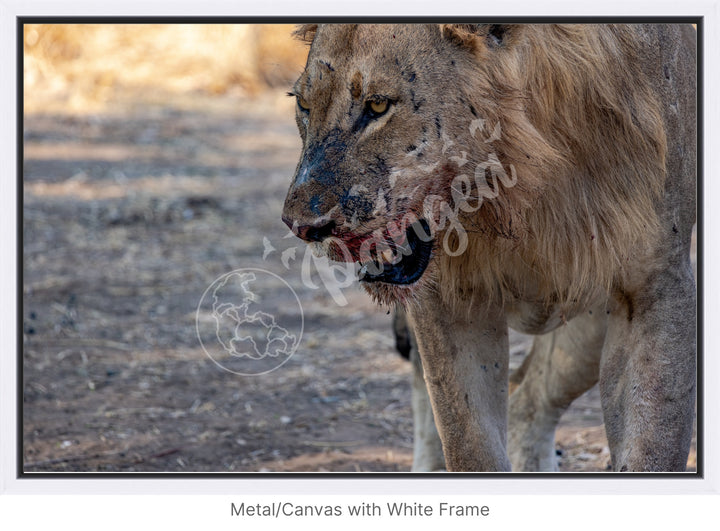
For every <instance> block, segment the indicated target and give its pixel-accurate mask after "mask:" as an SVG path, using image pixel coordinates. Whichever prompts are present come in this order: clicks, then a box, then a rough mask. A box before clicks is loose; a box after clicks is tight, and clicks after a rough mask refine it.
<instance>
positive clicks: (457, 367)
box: [283, 24, 695, 470]
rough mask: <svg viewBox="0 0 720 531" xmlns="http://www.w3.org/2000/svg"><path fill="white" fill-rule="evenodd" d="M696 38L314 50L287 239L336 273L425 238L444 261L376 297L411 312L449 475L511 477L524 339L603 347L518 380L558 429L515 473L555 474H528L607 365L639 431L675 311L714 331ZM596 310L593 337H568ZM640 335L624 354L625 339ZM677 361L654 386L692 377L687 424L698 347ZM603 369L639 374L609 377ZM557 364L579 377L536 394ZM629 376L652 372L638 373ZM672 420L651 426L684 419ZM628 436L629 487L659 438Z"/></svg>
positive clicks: (594, 31)
mask: <svg viewBox="0 0 720 531" xmlns="http://www.w3.org/2000/svg"><path fill="white" fill-rule="evenodd" d="M691 32H692V29H691V28H685V29H679V28H678V27H675V26H672V25H656V26H653V25H644V26H643V25H623V24H621V25H604V24H593V25H557V24H540V25H470V24H461V25H447V24H446V25H440V26H435V25H417V26H403V25H373V26H365V25H321V26H317V25H306V26H301V27H299V28H298V29H297V31H296V35H298V36H299V37H300V38H302V39H305V40H306V41H307V42H308V43H310V44H311V48H310V54H309V57H308V63H307V66H306V69H305V72H304V73H303V74H302V75H301V77H300V79H299V80H298V81H297V83H296V84H295V86H294V88H293V91H292V94H294V95H295V96H296V97H297V98H298V101H299V102H300V103H302V104H303V107H299V108H298V114H297V121H298V127H299V129H300V133H301V136H302V137H303V155H302V157H301V160H300V162H299V164H298V168H297V171H296V177H295V180H294V182H293V185H292V186H291V188H290V191H289V192H288V197H287V199H286V203H285V210H284V214H283V216H284V219H285V221H286V223H288V225H290V226H292V227H293V229H294V230H296V231H297V233H298V234H299V235H300V236H301V237H303V238H305V239H306V240H308V241H311V240H312V241H318V242H320V243H315V244H314V245H316V246H318V247H319V248H320V249H321V250H322V251H323V252H326V253H328V254H329V255H330V256H331V257H333V258H335V259H338V260H346V261H348V260H351V261H358V262H365V263H367V260H368V258H373V257H372V256H370V257H368V256H367V255H366V256H364V258H363V257H361V256H360V255H361V254H362V248H361V246H360V242H363V243H365V244H367V242H368V241H370V240H371V239H372V238H376V240H377V241H380V242H387V241H390V240H391V239H392V238H394V236H392V235H393V234H404V232H405V227H407V226H408V225H409V224H410V223H412V222H413V221H414V220H418V219H423V220H425V221H427V222H428V223H429V226H430V231H431V234H432V237H433V242H434V249H433V254H432V258H431V260H430V262H429V265H428V267H427V269H426V270H425V271H424V273H423V275H422V277H421V278H420V279H419V280H417V281H416V282H414V283H412V284H390V283H385V282H372V283H367V282H366V283H364V287H365V288H366V289H367V291H368V292H369V293H370V294H371V296H373V298H374V299H375V300H376V301H378V302H380V303H384V304H394V303H402V304H403V305H405V306H406V308H407V310H408V314H409V320H410V322H411V323H412V325H413V326H414V328H415V333H416V335H417V344H418V347H419V350H420V354H421V357H422V361H423V368H424V372H425V380H426V381H427V382H428V387H429V390H430V397H431V401H432V404H433V409H434V410H435V414H436V420H437V421H438V427H439V428H440V436H441V438H442V439H443V446H444V448H445V454H446V455H445V457H446V460H447V464H448V467H449V468H451V469H477V468H482V469H488V470H490V469H503V468H505V467H507V466H508V461H507V457H506V454H505V451H506V440H505V430H504V426H505V413H504V411H505V409H506V407H507V391H508V388H507V386H508V380H507V352H506V350H507V349H506V346H507V345H506V343H507V336H506V327H507V325H508V324H510V325H511V326H514V327H516V328H518V329H521V330H524V331H526V332H529V333H536V334H544V333H548V332H551V331H552V330H553V329H555V328H558V327H561V328H558V332H556V334H557V338H556V339H557V341H556V340H552V341H550V342H549V343H547V344H550V345H555V344H561V343H562V344H564V342H570V343H572V342H573V341H574V342H576V343H577V344H578V345H579V344H581V343H582V342H584V341H586V339H585V338H587V344H588V345H592V348H590V347H588V349H589V350H588V352H586V354H587V356H590V357H591V358H592V361H590V362H588V361H587V360H586V359H584V358H583V356H576V357H572V356H570V357H568V356H566V353H565V351H564V350H563V351H562V352H560V351H557V350H556V349H553V348H546V347H543V346H542V345H543V343H539V344H538V345H540V346H538V347H537V348H536V349H535V350H536V351H537V352H543V353H544V354H537V355H535V356H532V360H534V361H532V362H530V361H529V362H528V363H527V364H526V366H525V368H524V372H527V373H528V374H525V377H524V378H521V377H520V376H517V377H516V378H514V385H515V386H517V390H518V392H517V393H515V394H514V395H513V396H514V397H515V398H514V399H513V400H512V401H511V404H510V406H511V417H513V418H518V419H519V418H525V417H527V419H526V420H527V422H528V423H529V424H528V425H530V424H531V420H532V418H538V419H540V418H543V419H545V420H544V421H543V422H540V423H539V426H540V428H538V429H537V430H536V431H534V432H533V431H532V430H529V431H523V430H522V429H519V431H518V430H514V429H512V430H511V437H510V441H511V444H512V445H515V446H516V447H517V445H519V446H520V447H521V449H520V450H516V449H515V450H512V451H511V457H512V460H513V462H514V463H521V464H522V465H521V466H527V467H530V468H532V467H533V466H542V467H545V466H547V463H548V462H549V458H548V457H547V455H544V456H541V457H539V456H538V455H529V454H528V453H532V451H531V448H532V447H533V443H532V440H534V438H538V440H542V443H538V445H540V446H542V447H543V450H542V452H545V453H546V454H547V451H548V450H547V444H548V440H551V438H550V439H548V435H547V434H548V431H547V430H548V429H551V428H550V426H552V430H554V425H553V424H552V421H553V420H556V418H555V417H556V413H557V411H559V410H561V409H562V408H564V407H567V404H569V402H568V400H572V398H574V397H575V396H577V395H576V393H577V392H578V391H579V387H578V385H579V386H580V387H583V386H585V385H586V384H588V385H592V382H594V381H595V380H597V378H598V376H597V372H598V371H597V369H598V366H599V367H600V376H599V377H600V381H601V386H603V389H605V390H606V391H605V395H606V399H605V403H606V404H607V407H606V415H611V412H612V415H615V413H616V412H617V411H618V408H619V409H620V410H622V409H623V408H625V407H628V408H630V409H628V411H636V409H637V411H636V414H637V415H639V417H638V416H636V417H633V415H632V414H630V413H628V415H627V418H628V419H629V418H631V417H633V418H636V420H637V419H640V418H645V417H644V415H646V413H641V412H639V411H640V410H642V407H641V406H639V405H637V404H633V403H632V393H630V392H629V391H628V390H627V387H626V386H632V385H635V386H636V387H637V385H636V384H635V382H636V380H637V378H642V371H640V369H638V368H637V367H636V366H635V365H633V363H635V361H637V360H639V359H640V358H641V357H642V356H643V355H644V354H643V353H645V352H647V351H648V349H650V350H652V349H655V348H657V346H656V345H657V344H656V340H655V339H654V336H653V335H652V334H656V335H657V334H659V332H658V327H660V328H662V326H664V323H666V322H669V321H671V320H672V319H673V318H674V312H676V311H680V312H684V313H686V317H687V318H689V317H690V316H691V314H692V313H693V311H694V309H693V308H694V303H693V301H694V298H693V297H694V286H693V284H692V278H691V277H688V275H687V270H688V267H687V263H688V253H687V249H688V245H689V238H690V230H691V226H692V222H693V221H694V172H695V166H694V156H695V146H694V136H693V135H694V131H695V129H694V120H695V117H694V114H693V113H694V85H693V79H694V69H693V62H694V43H692V42H691V39H692V37H691V35H692V33H691ZM383 101H385V102H389V103H388V110H387V112H384V113H383V114H381V115H379V116H374V115H372V114H371V113H369V111H368V106H369V105H370V103H371V102H383ZM306 104H307V105H306ZM318 231H320V232H318ZM321 233H322V234H321ZM318 234H321V236H318ZM398 241H399V242H400V246H402V244H403V240H402V239H400V240H398ZM368 248H371V249H372V248H373V247H372V246H368ZM383 248H387V247H382V246H378V247H376V249H377V250H378V251H377V252H378V253H379V252H380V251H381V250H382V249H383ZM389 248H390V249H391V250H393V251H395V252H399V251H398V248H396V247H395V246H394V244H390V247H389ZM348 249H350V250H348ZM454 250H457V252H454ZM648 293H649V295H648ZM592 309H595V311H596V314H595V317H593V319H590V320H589V321H588V319H587V318H582V319H581V318H578V320H577V321H576V322H577V323H580V324H575V325H572V324H571V325H570V328H568V329H567V330H565V329H564V328H562V327H564V326H566V323H569V322H570V321H571V320H572V319H573V317H575V316H577V315H580V316H582V315H583V314H585V312H591V311H592ZM598 315H599V316H598ZM605 320H607V323H606V322H605ZM585 321H588V322H587V323H585V324H582V323H584V322H585ZM692 323H694V321H691V323H690V324H691V325H692ZM503 330H505V332H503ZM588 330H593V331H596V332H597V333H595V332H593V333H592V334H591V333H590V332H588ZM606 330H607V334H608V336H610V335H611V334H614V335H613V337H614V338H615V340H611V339H608V340H607V341H605V342H604V343H603V341H602V339H603V338H604V337H605V336H604V335H600V336H598V335H597V334H599V333H600V332H599V331H602V334H605V331H606ZM503 334H505V335H503ZM633 334H636V335H637V337H636V338H634V339H633V340H632V341H630V340H629V339H626V340H625V341H626V342H628V343H629V344H630V346H629V347H628V348H627V351H626V349H625V347H623V346H622V345H621V344H620V343H619V342H618V341H617V338H618V337H626V338H628V337H632V335H633ZM660 335H661V336H662V334H660ZM658 337H659V336H658ZM663 337H664V336H663ZM581 338H583V339H582V341H581V340H580V339H581ZM665 348H666V349H667V350H668V356H669V359H670V358H671V359H672V361H667V360H666V361H664V362H662V363H665V365H663V364H662V363H660V361H659V360H660V359H661V358H662V357H659V358H657V359H658V363H657V364H655V362H654V361H653V365H652V367H649V368H647V369H646V370H647V371H649V373H650V374H656V373H658V374H660V373H662V372H663V371H665V370H669V369H667V368H665V367H666V366H667V367H673V366H675V367H676V368H677V367H680V366H682V368H683V371H685V372H683V374H684V375H685V376H683V378H682V379H680V380H678V381H677V382H674V383H673V384H672V386H671V387H672V388H673V389H674V391H673V392H677V393H679V394H680V395H682V397H683V398H682V400H680V399H679V398H677V397H676V398H677V399H678V400H680V401H681V402H682V404H683V406H682V407H684V408H685V409H684V411H687V404H688V403H689V401H690V398H689V396H690V395H688V392H689V391H688V388H687V385H690V382H691V380H689V379H688V378H690V379H692V378H691V376H692V370H690V371H689V372H688V370H687V369H688V368H691V369H692V367H694V361H693V360H694V358H693V360H689V358H688V356H687V355H685V354H684V352H685V350H684V349H686V348H687V349H689V352H693V353H694V338H693V334H692V326H688V327H685V328H683V332H682V334H679V335H677V336H670V337H669V338H668V343H667V346H666V347H665ZM618 350H622V351H623V353H624V354H623V353H619V352H618ZM591 354H592V355H591ZM587 356H586V357H587ZM601 356H602V357H603V359H607V360H610V359H617V356H624V358H623V359H625V360H626V361H624V362H622V363H617V362H615V363H614V365H612V366H611V365H608V364H607V363H606V364H601V362H600V357H601ZM568 359H573V360H576V361H575V363H577V364H578V366H573V365H572V363H570V362H567V360H568ZM648 359H653V360H654V359H656V358H655V357H652V356H651V357H650V358H648ZM552 360H555V363H560V361H558V360H563V361H562V365H563V366H565V367H566V368H567V370H563V371H561V373H560V374H561V375H562V374H566V375H575V376H573V377H570V376H567V377H563V376H558V378H557V380H556V381H557V382H558V383H557V385H556V386H555V388H554V389H546V388H545V387H543V386H542V385H536V384H535V383H534V382H535V380H533V378H534V376H533V374H531V373H533V372H535V369H533V371H530V370H529V368H531V367H532V368H535V367H537V370H538V371H542V370H544V369H543V367H546V365H547V363H550V362H551V361H552ZM583 360H584V361H583ZM550 364H551V365H552V363H550ZM668 364H669V365H668ZM625 365H627V366H628V367H633V369H632V370H630V372H627V371H626V372H623V369H622V368H620V367H624V366H625ZM473 367H481V368H483V369H482V371H480V372H475V370H474V368H473ZM582 367H589V368H587V369H582ZM593 367H594V369H593ZM489 368H492V369H489ZM588 371H590V372H588ZM633 371H640V372H633ZM631 373H632V376H630V374H631ZM579 374H584V375H585V376H584V377H579V376H578V375H579ZM603 375H608V376H607V377H603ZM571 380H574V381H576V382H582V384H577V385H575V387H573V384H572V381H571ZM692 381H694V380H692ZM562 382H564V384H566V385H568V386H570V387H569V388H568V389H569V390H565V391H563V387H562V385H561V383H562ZM618 382H620V383H618ZM663 382H666V380H663ZM658 385H659V384H658ZM673 386H674V387H673ZM681 388H682V389H683V390H682V391H681ZM692 389H694V387H692ZM693 392H694V391H693ZM538 393H540V395H538ZM650 394H652V393H650ZM541 395H542V396H541ZM549 396H556V397H561V396H562V397H569V398H567V399H565V398H563V399H560V398H557V399H554V400H549V401H548V400H546V399H547V398H548V397H549ZM493 397H494V398H493ZM543 397H544V398H543ZM676 398H674V400H675V399H676ZM648 400H650V399H648ZM650 402H652V400H650ZM542 403H546V406H538V407H539V408H540V409H538V410H537V411H530V410H528V407H530V406H529V404H530V405H531V404H542ZM605 403H604V404H605ZM519 404H523V405H522V406H520V405H519ZM547 404H550V405H547ZM628 404H629V405H628ZM542 407H548V408H550V409H549V410H547V411H544V410H543V411H544V412H542V411H541V409H542ZM643 407H644V406H643ZM653 407H655V406H653ZM677 407H680V406H677ZM483 408H484V413H478V412H477V411H478V409H483ZM558 408H559V409H558ZM633 408H635V409H633ZM638 408H639V409H638ZM657 408H658V409H657V411H655V412H654V413H653V414H649V413H648V414H647V415H648V416H649V417H654V418H656V419H658V418H659V419H662V418H663V415H669V414H670V413H667V412H659V411H664V410H662V406H661V405H659V404H658V405H657ZM513 412H514V413H513ZM673 414H677V413H673ZM438 415H439V417H438ZM612 415H611V416H612ZM528 419H529V420H528ZM523 422H524V421H523ZM538 422H539V421H538ZM608 422H609V421H608ZM646 424H647V423H645V422H644V421H642V422H641V421H639V420H638V424H637V425H643V426H645V428H646V429H648V428H647V425H646ZM460 426H464V428H463V429H458V427H460ZM608 426H609V436H611V437H610V438H611V445H612V446H613V447H617V448H618V449H619V448H621V447H623V448H625V449H624V450H623V452H625V453H624V454H623V455H624V457H622V458H621V460H622V459H624V460H625V461H624V463H625V466H626V467H627V466H629V467H631V468H632V467H635V466H637V467H639V468H643V467H645V466H647V467H648V469H649V468H652V466H650V465H648V464H647V463H645V464H639V463H640V461H642V458H641V457H639V454H637V455H636V454H634V453H633V452H632V451H631V450H629V449H627V447H625V446H623V445H627V444H629V443H628V441H630V440H633V437H642V434H641V433H640V432H638V431H637V430H636V429H635V428H633V427H632V426H629V425H626V424H622V423H620V424H618V423H615V424H613V423H612V422H609V424H608ZM673 429H676V432H673V433H675V435H673V436H669V437H668V440H670V439H672V440H673V441H675V440H676V439H677V438H683V441H685V440H686V438H687V423H684V424H682V426H680V425H678V426H676V427H674V428H673ZM671 431H672V430H671ZM648 433H650V434H652V435H653V436H659V435H658V434H657V432H653V430H652V429H649V431H648ZM613 437H614V439H613ZM672 444H675V443H673V442H668V446H667V448H666V450H663V451H664V452H665V454H667V455H669V454H670V453H672V452H671V450H670V448H671V446H672ZM682 444H683V445H684V444H685V442H683V443H682ZM469 448H476V449H479V450H478V453H477V455H476V456H474V457H473V456H469V455H467V451H468V449H469ZM618 452H620V450H618ZM620 453H622V452H620ZM680 453H682V450H681V451H680ZM618 455H620V454H619V453H618ZM667 455H666V457H667ZM668 459H670V458H669V457H668ZM659 462H662V463H661V464H660V465H658V466H659V467H660V468H661V469H662V468H663V467H669V468H674V467H677V462H678V461H677V455H676V454H673V457H672V464H671V465H670V464H667V462H665V461H663V459H662V458H660V459H659ZM538 463H541V464H538ZM653 466H655V465H653ZM618 468H621V466H620V467H618Z"/></svg>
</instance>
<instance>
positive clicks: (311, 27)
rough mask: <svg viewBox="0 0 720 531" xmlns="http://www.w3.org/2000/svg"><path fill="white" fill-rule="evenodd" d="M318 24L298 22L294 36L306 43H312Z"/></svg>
mask: <svg viewBox="0 0 720 531" xmlns="http://www.w3.org/2000/svg"><path fill="white" fill-rule="evenodd" d="M317 29H318V25H317V24H298V26H297V27H296V28H295V31H293V37H295V38H296V39H300V40H301V41H303V42H304V43H306V44H312V41H313V39H314V38H315V34H316V33H317Z"/></svg>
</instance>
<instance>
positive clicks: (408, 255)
mask: <svg viewBox="0 0 720 531" xmlns="http://www.w3.org/2000/svg"><path fill="white" fill-rule="evenodd" d="M429 235H430V228H429V226H428V224H427V222H426V221H425V220H424V219H421V220H419V221H416V222H415V223H413V224H412V225H410V227H408V229H407V231H406V233H405V245H403V246H396V247H395V248H393V249H386V250H385V252H382V253H381V252H378V256H377V257H376V258H375V259H373V260H370V261H367V262H364V263H362V264H361V266H360V270H359V271H358V278H359V280H360V281H361V282H385V283H387V284H398V285H408V284H413V283H415V282H417V281H418V280H419V279H420V277H421V276H422V274H423V273H424V272H425V269H426V268H427V266H428V264H429V263H430V257H431V256H432V249H433V241H432V238H431V237H430V236H429Z"/></svg>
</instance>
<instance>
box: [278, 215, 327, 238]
mask: <svg viewBox="0 0 720 531" xmlns="http://www.w3.org/2000/svg"><path fill="white" fill-rule="evenodd" d="M282 219H283V222H285V225H287V226H288V227H290V230H292V231H293V233H295V235H296V236H297V237H298V238H302V239H303V240H305V241H306V242H321V241H323V240H324V239H325V238H327V237H328V236H331V235H332V233H333V229H335V221H334V220H332V219H320V220H317V221H316V222H314V223H313V224H311V225H299V224H297V223H296V222H295V221H293V220H291V219H290V218H286V217H285V216H283V218H282Z"/></svg>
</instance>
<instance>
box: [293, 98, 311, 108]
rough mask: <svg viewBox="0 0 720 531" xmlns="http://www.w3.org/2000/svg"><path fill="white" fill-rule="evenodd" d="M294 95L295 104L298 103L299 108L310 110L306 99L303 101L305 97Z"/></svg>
mask: <svg viewBox="0 0 720 531" xmlns="http://www.w3.org/2000/svg"><path fill="white" fill-rule="evenodd" d="M296 97H297V104H298V107H300V110H301V111H303V112H308V111H309V110H310V105H309V104H308V102H307V101H305V98H303V97H302V96H300V95H297V96H296Z"/></svg>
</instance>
